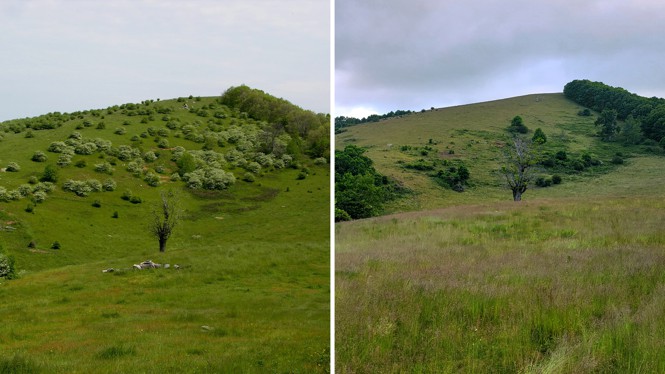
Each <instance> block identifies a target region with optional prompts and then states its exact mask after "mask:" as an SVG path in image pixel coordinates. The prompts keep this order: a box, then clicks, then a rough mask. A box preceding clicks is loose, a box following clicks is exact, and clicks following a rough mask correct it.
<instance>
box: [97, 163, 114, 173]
mask: <svg viewBox="0 0 665 374" xmlns="http://www.w3.org/2000/svg"><path fill="white" fill-rule="evenodd" d="M114 170H115V169H113V166H111V164H110V163H108V162H103V163H101V164H95V171H96V172H98V173H104V174H108V175H112V174H113V171H114Z"/></svg>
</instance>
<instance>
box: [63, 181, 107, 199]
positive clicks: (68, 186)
mask: <svg viewBox="0 0 665 374" xmlns="http://www.w3.org/2000/svg"><path fill="white" fill-rule="evenodd" d="M62 189H63V190H65V191H70V192H73V193H75V194H76V196H81V197H85V196H88V195H89V194H90V192H99V191H101V190H102V184H101V182H99V181H98V180H96V179H88V180H86V181H77V180H73V179H68V180H67V181H66V182H65V183H63V185H62Z"/></svg>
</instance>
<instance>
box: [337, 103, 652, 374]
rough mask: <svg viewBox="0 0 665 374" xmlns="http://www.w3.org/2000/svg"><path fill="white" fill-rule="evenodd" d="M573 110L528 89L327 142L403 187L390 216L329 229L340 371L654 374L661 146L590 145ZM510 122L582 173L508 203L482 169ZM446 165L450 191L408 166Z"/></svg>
mask: <svg viewBox="0 0 665 374" xmlns="http://www.w3.org/2000/svg"><path fill="white" fill-rule="evenodd" d="M580 109H583V108H581V107H579V106H577V105H575V104H574V103H572V102H571V101H568V100H566V99H565V98H564V96H563V95H561V94H540V95H529V96H522V97H516V98H511V99H506V100H498V101H493V102H487V103H479V104H472V105H465V106H459V107H454V108H445V109H439V110H432V111H427V112H423V113H417V114H411V115H407V116H403V117H401V118H392V119H389V120H384V121H380V122H377V123H371V124H362V125H356V126H351V127H348V128H345V129H344V130H345V131H343V132H341V133H340V134H339V135H337V138H336V142H337V143H336V149H342V148H344V147H345V146H346V145H349V144H355V145H359V146H362V147H366V149H367V152H366V153H365V155H368V156H369V157H370V158H371V159H372V160H373V162H374V166H375V167H376V169H377V170H378V171H379V172H381V173H383V174H386V175H388V176H390V177H391V178H393V179H395V180H397V181H398V182H399V183H402V184H403V185H404V186H406V187H408V188H410V189H411V191H412V195H410V196H407V197H406V198H402V199H400V200H397V201H396V202H393V203H391V205H390V206H389V207H388V209H387V211H388V213H390V212H392V213H393V214H386V215H383V216H380V217H374V218H369V219H363V220H356V221H351V222H340V223H337V224H336V227H335V247H336V248H335V272H336V275H335V282H336V284H335V328H336V334H335V341H336V347H335V352H336V361H335V362H336V367H337V369H338V370H339V371H340V372H436V373H449V372H455V373H485V372H494V373H598V372H613V373H619V372H663V371H665V360H663V357H665V350H664V349H663V347H665V344H664V343H665V342H664V341H663V336H664V335H663V334H662V332H664V331H665V323H664V322H663V321H665V313H664V312H663V308H660V307H657V306H658V305H661V304H662V302H663V300H664V298H665V287H663V284H665V276H664V274H665V256H664V254H665V234H664V232H663V230H662V222H663V220H664V219H665V216H664V214H663V208H664V206H663V201H665V200H664V198H665V192H664V190H663V189H662V185H663V183H665V162H664V160H665V159H664V158H663V151H662V149H661V148H659V147H658V145H657V144H654V142H646V144H643V145H639V146H636V145H631V146H623V145H621V143H620V142H602V141H601V140H600V138H599V137H598V136H596V135H595V134H596V133H597V131H598V129H597V128H596V127H595V126H594V122H595V115H594V116H592V117H583V116H578V115H577V113H578V111H580ZM517 115H519V116H521V117H522V118H523V120H524V123H525V124H526V126H527V127H529V129H530V130H531V132H530V133H529V134H527V136H528V137H531V136H532V134H533V131H534V130H535V129H536V128H541V129H542V130H543V131H544V132H545V134H546V135H547V138H548V140H547V142H546V143H545V144H544V145H543V147H542V148H543V149H542V152H544V153H549V154H550V155H557V154H558V152H565V153H566V162H571V163H568V164H567V165H582V166H583V167H580V168H579V169H580V170H576V169H574V168H572V169H571V168H570V167H558V168H544V170H543V171H542V174H544V175H547V174H551V173H560V174H561V177H562V183H561V184H558V185H554V186H549V187H542V188H541V187H531V188H530V189H528V190H527V191H526V193H525V194H524V197H523V198H524V200H523V201H522V202H520V203H515V202H513V201H512V196H511V191H510V190H508V189H507V188H504V187H503V186H502V182H501V179H500V178H499V176H498V175H497V174H496V171H497V170H498V169H499V168H500V166H501V162H502V161H501V160H502V157H503V152H502V150H503V149H504V147H505V146H506V141H507V138H508V137H509V133H508V132H507V131H506V127H508V125H509V124H510V122H511V119H512V118H514V116H517ZM560 155H561V156H560V157H561V158H563V153H561V154H560ZM556 160H559V159H558V158H556ZM584 160H590V161H593V162H591V163H590V165H586V164H584V163H582V164H577V161H584ZM613 160H620V161H622V162H623V163H619V162H613ZM559 161H563V160H559ZM559 161H555V164H557V165H558V164H559ZM460 163H463V164H464V165H466V166H467V167H468V169H469V171H470V175H471V179H470V185H469V186H468V187H467V188H466V190H465V191H464V192H455V191H453V190H451V189H449V188H445V187H443V186H441V184H439V183H437V182H436V179H435V178H433V177H432V176H431V175H432V174H433V170H421V169H427V168H428V167H430V166H434V167H435V168H441V167H443V166H446V165H447V166H450V165H459V164H460ZM414 166H417V167H418V168H420V169H418V168H415V167H414ZM434 170H436V169H434Z"/></svg>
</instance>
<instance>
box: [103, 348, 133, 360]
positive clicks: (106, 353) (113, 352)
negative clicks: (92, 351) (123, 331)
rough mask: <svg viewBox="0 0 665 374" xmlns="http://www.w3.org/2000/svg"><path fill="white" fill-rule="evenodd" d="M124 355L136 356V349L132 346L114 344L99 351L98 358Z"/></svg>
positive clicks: (109, 358)
mask: <svg viewBox="0 0 665 374" xmlns="http://www.w3.org/2000/svg"><path fill="white" fill-rule="evenodd" d="M124 356H136V349H135V348H134V347H132V346H124V345H114V346H111V347H107V348H104V349H102V350H101V351H99V353H97V358H99V359H102V360H113V359H117V358H120V357H124Z"/></svg>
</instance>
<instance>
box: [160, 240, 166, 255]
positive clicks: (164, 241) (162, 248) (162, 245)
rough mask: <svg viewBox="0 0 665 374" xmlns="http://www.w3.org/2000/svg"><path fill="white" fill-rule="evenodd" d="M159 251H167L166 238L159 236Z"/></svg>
mask: <svg viewBox="0 0 665 374" xmlns="http://www.w3.org/2000/svg"><path fill="white" fill-rule="evenodd" d="M159 251H160V252H166V238H159Z"/></svg>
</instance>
